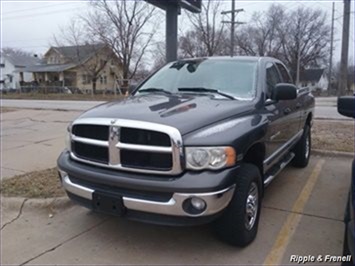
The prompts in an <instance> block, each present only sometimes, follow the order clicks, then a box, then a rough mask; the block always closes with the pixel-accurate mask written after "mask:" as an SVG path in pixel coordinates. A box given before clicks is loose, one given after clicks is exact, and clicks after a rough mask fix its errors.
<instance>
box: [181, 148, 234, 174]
mask: <svg viewBox="0 0 355 266" xmlns="http://www.w3.org/2000/svg"><path fill="white" fill-rule="evenodd" d="M185 154H186V167H187V168H188V169H193V170H202V169H214V170H217V169H221V168H224V167H228V166H232V165H234V164H235V161H236V153H235V150H234V149H233V148H232V147H187V148H186V149H185Z"/></svg>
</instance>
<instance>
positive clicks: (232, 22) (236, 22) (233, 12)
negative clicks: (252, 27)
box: [221, 0, 245, 56]
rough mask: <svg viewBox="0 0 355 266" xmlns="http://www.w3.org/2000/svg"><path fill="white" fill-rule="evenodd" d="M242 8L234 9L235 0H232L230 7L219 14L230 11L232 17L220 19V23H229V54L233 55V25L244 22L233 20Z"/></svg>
mask: <svg viewBox="0 0 355 266" xmlns="http://www.w3.org/2000/svg"><path fill="white" fill-rule="evenodd" d="M243 11H244V9H243V8H240V9H235V0H232V9H231V10H229V11H222V12H221V14H222V15H226V14H229V13H231V15H232V17H231V21H222V23H230V24H231V43H230V55H231V56H233V55H234V33H235V25H240V24H245V23H244V22H240V21H235V17H236V14H238V13H239V12H243Z"/></svg>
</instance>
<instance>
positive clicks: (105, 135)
mask: <svg viewBox="0 0 355 266" xmlns="http://www.w3.org/2000/svg"><path fill="white" fill-rule="evenodd" d="M71 157H72V158H73V159H74V160H78V161H81V162H85V163H88V164H94V165H97V166H103V167H108V168H113V169H118V170H127V171H134V172H144V173H155V174H179V173H181V171H182V168H181V158H182V139H181V135H180V133H179V131H178V130H177V129H175V128H173V127H170V126H165V125H160V124H155V123H148V122H141V121H132V120H120V119H118V120H112V119H103V118H96V119H87V118H83V119H78V120H76V121H74V123H73V126H72V128H71Z"/></svg>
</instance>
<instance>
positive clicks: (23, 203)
mask: <svg viewBox="0 0 355 266" xmlns="http://www.w3.org/2000/svg"><path fill="white" fill-rule="evenodd" d="M27 200H28V199H24V200H23V202H22V204H21V207H20V210H19V213H18V214H17V216H16V217H15V218H14V219H12V220H11V221H10V222H7V223H5V224H4V225H3V226H2V227H1V229H0V231H2V230H3V229H4V228H5V227H6V226H7V225H9V224H12V223H13V222H15V221H16V220H17V219H19V218H20V216H21V215H22V209H23V207H24V206H25V203H26V201H27Z"/></svg>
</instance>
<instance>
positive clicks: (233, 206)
mask: <svg viewBox="0 0 355 266" xmlns="http://www.w3.org/2000/svg"><path fill="white" fill-rule="evenodd" d="M236 179H237V180H236V189H235V193H234V196H233V198H232V200H231V202H230V204H229V206H228V208H227V209H226V210H225V212H224V213H223V214H222V216H221V217H220V218H219V219H218V220H217V221H216V223H215V229H216V233H217V235H218V236H219V237H220V238H221V239H222V240H223V241H225V242H227V243H229V244H231V245H234V246H240V247H244V246H247V245H248V244H249V243H251V242H252V241H253V240H254V239H255V237H256V234H257V231H258V224H259V217H260V205H261V177H260V172H259V169H258V168H257V167H256V166H254V165H252V164H243V165H242V166H241V169H240V174H239V175H238V177H237V178H236Z"/></svg>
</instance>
